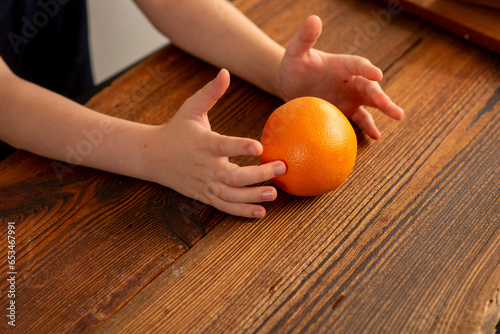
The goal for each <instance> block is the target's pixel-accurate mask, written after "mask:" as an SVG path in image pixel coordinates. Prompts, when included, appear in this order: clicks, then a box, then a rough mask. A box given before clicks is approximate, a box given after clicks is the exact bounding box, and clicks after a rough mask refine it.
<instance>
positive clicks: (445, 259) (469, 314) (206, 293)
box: [0, 0, 500, 333]
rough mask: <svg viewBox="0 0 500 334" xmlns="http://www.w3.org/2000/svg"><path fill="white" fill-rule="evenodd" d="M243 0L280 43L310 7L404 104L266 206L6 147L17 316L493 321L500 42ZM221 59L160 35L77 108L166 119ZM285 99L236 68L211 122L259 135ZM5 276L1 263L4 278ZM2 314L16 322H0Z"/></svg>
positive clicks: (242, 325)
mask: <svg viewBox="0 0 500 334" xmlns="http://www.w3.org/2000/svg"><path fill="white" fill-rule="evenodd" d="M236 5H237V6H238V7H239V8H240V9H242V10H243V11H244V12H245V13H247V14H248V15H249V16H250V17H251V18H252V19H253V20H254V21H255V22H256V23H257V24H258V25H259V26H261V27H262V28H263V29H264V30H265V31H266V32H267V33H268V34H269V35H271V36H272V37H273V38H275V39H276V40H278V41H279V42H280V43H283V44H285V43H286V42H287V41H288V40H289V39H290V38H291V37H292V36H293V35H294V33H295V32H296V31H297V30H298V29H299V28H300V25H301V22H302V21H303V19H304V18H305V17H306V16H307V15H309V14H318V15H320V16H321V17H322V18H323V22H324V29H323V35H322V37H321V39H320V41H319V42H318V47H319V48H321V49H323V50H325V51H329V52H348V53H354V54H359V55H363V56H366V57H368V58H369V59H370V60H372V62H373V63H375V64H377V65H378V66H380V67H381V68H382V69H383V70H384V72H385V77H384V80H383V82H382V85H383V87H384V89H385V90H386V91H387V92H388V94H389V95H390V96H391V97H392V98H393V100H394V101H395V102H397V103H398V104H399V105H401V106H402V107H403V108H404V109H405V110H406V117H405V119H404V120H403V121H402V122H396V121H393V120H390V119H388V118H387V117H385V116H383V115H380V114H378V113H375V112H374V117H375V120H376V122H377V123H378V124H379V126H380V128H381V130H382V133H383V136H382V139H381V140H379V141H377V142H374V141H371V140H370V139H368V138H367V137H366V136H365V135H363V134H362V133H360V132H359V130H358V129H357V133H358V142H359V153H358V158H357V161H356V165H355V168H354V171H353V174H352V175H351V176H350V177H349V179H348V180H347V181H346V183H345V184H344V185H343V186H341V187H340V188H339V189H337V190H336V191H334V192H332V193H330V194H327V195H324V196H320V197H313V198H299V197H294V196H291V195H287V194H285V193H283V192H281V191H280V192H279V199H278V200H277V201H276V202H274V203H269V204H266V208H267V210H268V216H267V217H266V218H264V219H262V220H259V221H251V220H245V219H238V218H235V217H232V216H226V215H223V214H221V213H220V212H218V211H217V210H215V209H213V208H211V207H208V206H206V205H203V204H201V203H197V202H194V201H192V200H190V199H187V198H184V197H182V196H179V195H178V194H176V193H175V192H173V191H172V190H169V189H167V188H163V187H160V186H157V185H154V184H151V183H147V182H143V181H139V180H134V179H130V178H126V177H121V176H117V175H113V174H109V173H103V172H99V171H94V170H90V169H87V168H80V167H76V168H75V167H73V168H71V169H68V170H67V171H66V172H65V173H59V174H56V173H55V172H54V170H53V166H54V165H53V163H54V162H53V161H50V160H48V159H43V158H39V157H36V156H34V155H31V154H29V153H26V152H16V153H15V154H14V155H13V156H11V157H10V158H8V159H7V160H6V161H4V162H2V163H0V203H1V204H0V222H1V226H2V229H1V230H0V240H6V233H7V229H6V224H7V222H8V221H14V222H16V233H17V234H16V236H17V238H18V239H17V246H16V251H17V266H18V268H17V269H18V275H17V279H18V281H17V283H18V284H17V296H16V303H18V314H17V315H18V318H17V323H16V328H15V330H17V331H18V332H19V333H29V332H39V333H56V332H57V333H61V332H67V333H87V332H94V331H97V332H100V333H117V332H123V333H140V332H148V331H152V332H154V331H156V332H160V333H166V332H168V333H170V332H175V333H201V332H209V333H223V332H264V333H287V332H338V333H356V332H361V331H365V332H370V333H371V332H385V333H410V332H414V333H432V332H435V333H443V332H444V333H473V332H481V331H484V332H488V331H490V330H491V329H492V328H494V327H495V325H496V323H497V322H498V319H499V317H500V309H499V305H500V301H499V298H500V296H499V295H500V293H499V288H500V207H499V202H500V190H499V189H500V183H499V181H498V180H499V176H500V171H499V168H498V165H499V162H500V156H499V154H498V152H499V149H500V119H499V118H500V60H499V58H498V56H495V55H493V54H492V53H489V52H486V51H485V50H483V49H481V48H479V47H475V46H473V45H471V44H469V43H466V42H463V41H461V40H460V39H458V38H455V37H453V36H451V35H449V34H446V33H443V32H441V31H439V30H437V29H434V28H432V27H429V26H428V25H427V24H425V23H422V22H420V21H417V20H415V19H413V18H411V17H409V16H407V15H406V14H398V15H392V16H391V21H390V24H388V25H385V26H383V25H382V24H381V23H380V21H377V19H376V18H375V17H374V14H373V13H374V12H375V13H376V12H380V11H383V10H387V7H385V5H384V4H383V3H380V2H366V1H349V0H338V1H330V0H310V1H291V0H287V1H260V0H252V1H249V0H247V1H243V0H240V1H237V2H236ZM377 22H378V24H379V28H378V30H377V28H376V24H377ZM370 29H372V30H370ZM216 72H217V71H216V69H214V68H212V67H211V66H209V65H207V64H204V63H203V62H201V61H198V60H196V59H194V58H192V57H189V56H187V55H186V54H184V53H183V52H181V51H179V50H177V49H176V48H173V47H168V48H166V49H165V50H162V51H160V52H159V53H157V54H155V55H154V56H152V57H151V58H149V59H148V60H146V61H145V62H143V63H141V64H139V65H138V66H137V67H135V68H134V69H133V70H131V71H130V72H128V73H126V74H125V75H124V76H122V77H121V78H119V79H118V80H117V81H116V82H115V83H114V84H113V85H112V86H111V87H109V88H108V89H106V90H105V91H103V92H101V93H100V94H99V95H98V96H96V97H95V98H93V99H92V100H91V101H89V103H88V106H89V107H91V108H94V109H96V110H99V111H101V112H104V113H108V114H111V115H114V116H117V117H123V118H127V119H131V120H136V121H140V122H145V123H150V124H159V123H163V122H166V121H168V120H169V119H170V118H171V117H172V115H173V114H174V113H175V111H176V110H177V109H178V107H179V106H180V104H181V103H182V101H184V100H185V99H186V98H187V97H189V96H190V95H192V94H193V93H194V92H195V91H196V90H197V89H199V88H200V87H202V86H203V84H204V83H205V82H207V81H208V80H210V79H211V78H213V76H214V75H215V74H216ZM280 104H281V101H279V100H278V99H276V98H273V97H271V96H269V95H267V94H265V93H263V92H261V91H259V90H258V89H256V88H254V87H252V86H250V85H248V84H246V83H244V82H242V81H240V80H239V79H237V78H234V77H233V78H232V84H231V87H230V90H229V92H228V94H226V95H225V97H224V98H223V99H222V100H221V101H220V102H219V103H218V104H217V105H216V107H215V108H214V109H213V110H212V111H211V113H210V120H211V123H212V127H213V129H214V130H215V131H218V132H220V133H223V134H227V135H238V136H247V137H252V138H259V135H260V131H261V130H262V127H263V125H264V123H265V120H266V118H267V116H268V115H269V114H270V112H271V111H272V110H273V109H274V108H276V107H277V106H279V105H280ZM235 161H237V162H238V163H240V164H254V163H258V159H249V158H246V157H239V158H237V159H235ZM6 246H7V244H6V242H3V243H2V248H1V249H2V252H3V253H4V254H6V251H7V248H6ZM4 272H6V270H4ZM6 287H7V282H6V280H5V279H2V280H1V281H0V290H1V291H5V289H6ZM1 298H2V299H1V302H2V305H4V304H5V302H6V297H5V295H4V294H3V293H2V295H1ZM3 317H5V316H3ZM0 329H1V331H2V332H3V331H6V330H12V328H9V327H8V326H7V322H6V321H5V319H4V320H3V321H1V322H0Z"/></svg>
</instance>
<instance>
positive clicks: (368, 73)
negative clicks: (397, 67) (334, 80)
mask: <svg viewBox="0 0 500 334" xmlns="http://www.w3.org/2000/svg"><path fill="white" fill-rule="evenodd" d="M341 57H343V58H344V66H345V69H346V70H347V72H348V73H349V74H350V75H355V76H358V75H360V76H363V77H365V78H366V79H368V80H373V81H380V80H382V77H383V76H384V75H383V73H382V71H381V70H380V69H379V68H378V67H377V66H375V65H373V64H372V63H371V62H370V61H369V60H368V59H366V58H363V57H360V56H351V55H343V56H341Z"/></svg>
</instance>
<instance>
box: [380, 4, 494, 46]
mask: <svg viewBox="0 0 500 334" xmlns="http://www.w3.org/2000/svg"><path fill="white" fill-rule="evenodd" d="M383 1H385V2H386V3H388V4H394V3H396V4H398V5H399V6H401V7H402V8H403V9H404V10H405V11H406V12H408V13H411V14H413V15H415V16H417V17H419V18H421V19H423V20H426V21H428V22H430V23H432V24H434V25H436V26H438V27H440V28H443V29H446V30H448V31H450V32H452V33H454V34H455V35H457V36H459V37H460V38H463V39H464V40H468V41H471V42H473V43H476V44H478V45H481V46H483V47H485V48H487V49H489V50H491V51H494V52H496V53H498V54H500V3H499V2H498V1H495V0H479V1H475V0H397V1H394V0H383ZM481 4H484V5H481Z"/></svg>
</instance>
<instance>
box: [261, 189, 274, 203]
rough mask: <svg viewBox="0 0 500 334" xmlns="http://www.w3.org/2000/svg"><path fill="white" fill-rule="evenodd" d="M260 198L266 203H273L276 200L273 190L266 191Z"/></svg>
mask: <svg viewBox="0 0 500 334" xmlns="http://www.w3.org/2000/svg"><path fill="white" fill-rule="evenodd" d="M260 197H261V198H262V199H263V200H264V201H272V200H273V199H274V194H273V192H272V191H271V190H266V191H264V192H263V193H262V194H261V195H260Z"/></svg>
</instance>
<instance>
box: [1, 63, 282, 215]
mask: <svg viewBox="0 0 500 334" xmlns="http://www.w3.org/2000/svg"><path fill="white" fill-rule="evenodd" d="M228 85H229V74H228V72H227V71H221V73H220V74H219V77H218V79H217V80H216V81H214V82H211V83H209V84H208V85H207V86H205V87H204V88H203V89H202V90H200V91H199V92H198V93H196V94H195V95H193V96H192V97H191V98H190V99H188V100H187V101H186V102H185V103H184V105H183V106H182V107H181V108H180V109H179V111H178V112H177V114H176V115H175V116H174V118H173V119H172V120H171V121H170V122H169V123H167V124H165V125H161V126H151V125H144V124H139V123H134V122H130V121H126V120H122V119H118V118H114V117H111V116H107V115H104V114H101V113H98V112H95V111H93V110H90V109H88V108H86V107H84V106H81V105H79V104H77V103H75V102H73V101H71V100H69V99H66V98H64V97H62V96H60V95H58V94H55V93H53V92H50V91H48V90H46V89H43V88H41V87H39V86H37V85H34V84H32V83H29V82H27V81H24V80H22V79H20V78H18V77H17V76H15V75H14V74H13V73H12V72H11V71H10V70H9V69H8V67H7V66H6V64H5V63H4V62H3V61H2V59H1V58H0V139H2V140H3V141H5V142H7V143H9V144H10V145H12V146H14V147H16V148H19V149H24V150H27V151H30V152H33V153H35V154H38V155H42V156H45V157H48V158H51V159H55V160H60V161H63V162H67V163H70V164H78V165H83V166H87V167H92V168H97V169H101V170H105V171H109V172H113V173H118V174H122V175H127V176H131V177H136V178H139V179H144V180H148V181H153V182H156V183H159V184H162V185H164V186H168V187H171V188H173V189H174V190H176V191H178V192H180V193H182V194H184V195H187V196H189V197H192V198H195V199H197V200H200V201H202V202H204V203H207V204H210V205H213V206H214V207H216V208H218V209H220V210H222V211H225V212H227V213H230V214H234V215H240V216H245V217H262V216H264V215H265V209H264V208H263V207H262V206H260V205H254V204H247V203H256V202H263V201H269V200H274V199H275V198H276V195H277V194H276V190H275V189H274V187H271V186H266V187H244V186H246V185H250V184H255V183H259V182H263V181H266V180H269V179H271V178H272V177H273V176H274V175H275V173H279V174H282V173H284V168H285V167H284V164H283V163H282V162H275V163H270V164H267V165H263V166H249V167H239V166H237V165H234V164H231V163H230V162H229V159H228V156H232V155H260V154H261V152H262V146H261V144H260V143H259V142H258V141H255V140H252V139H245V138H236V137H226V136H222V135H219V134H217V133H215V132H212V131H210V125H209V123H208V118H207V116H206V114H207V112H208V110H209V109H210V108H211V107H212V105H213V104H214V103H215V102H216V101H217V99H218V98H219V97H220V96H221V95H222V94H223V93H224V92H225V90H226V88H227V86H228ZM276 167H279V168H281V171H280V170H279V168H278V170H276V171H275V168H276Z"/></svg>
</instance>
